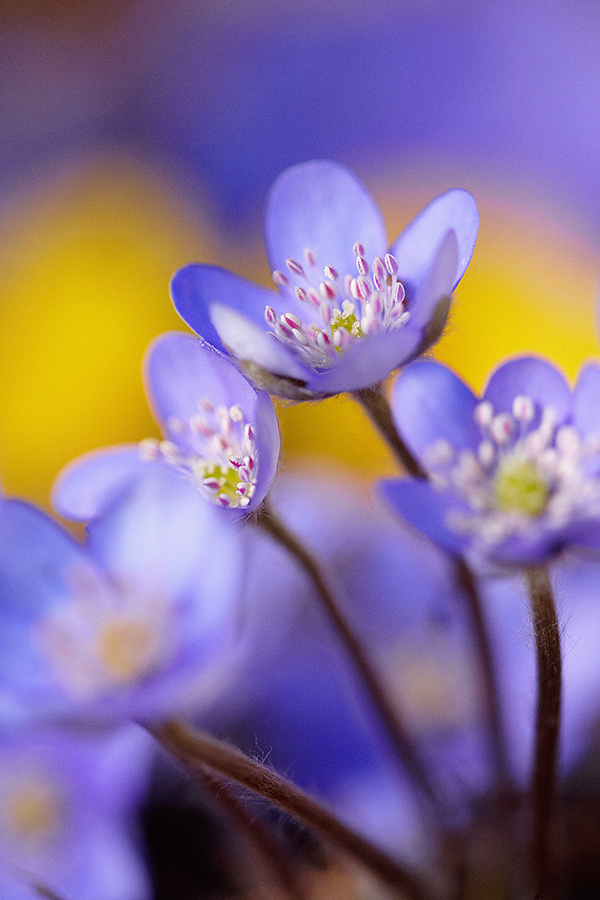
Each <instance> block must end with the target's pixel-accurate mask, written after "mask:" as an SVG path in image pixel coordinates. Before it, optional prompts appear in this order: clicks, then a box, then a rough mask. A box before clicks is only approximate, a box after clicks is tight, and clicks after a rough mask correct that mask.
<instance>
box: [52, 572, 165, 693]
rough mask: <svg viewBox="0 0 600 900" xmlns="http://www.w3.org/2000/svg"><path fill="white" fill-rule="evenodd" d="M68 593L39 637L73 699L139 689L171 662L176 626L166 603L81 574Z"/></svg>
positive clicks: (72, 580) (73, 575)
mask: <svg viewBox="0 0 600 900" xmlns="http://www.w3.org/2000/svg"><path fill="white" fill-rule="evenodd" d="M70 587H71V595H70V597H69V599H68V600H67V601H66V602H64V603H62V604H59V605H57V606H56V608H55V609H53V610H52V611H51V612H50V613H49V614H48V615H47V616H46V617H45V618H44V619H42V620H41V621H40V622H38V623H37V626H36V633H35V640H36V642H37V644H38V646H39V647H40V648H41V650H42V652H43V653H44V656H45V657H46V658H47V659H48V660H49V661H50V663H51V665H52V667H53V669H54V671H55V673H56V675H57V677H58V678H59V680H60V681H61V683H62V685H63V687H64V688H65V689H66V690H67V691H68V692H69V693H71V694H73V695H74V696H76V697H78V698H80V699H84V700H85V699H91V698H93V697H95V696H98V695H100V694H101V693H103V692H104V691H106V690H110V689H113V688H117V687H123V686H125V685H132V684H136V683H139V682H140V681H143V680H145V679H146V678H148V677H149V676H150V675H152V674H153V673H154V672H155V671H157V670H158V669H160V668H162V667H163V666H164V665H165V664H166V663H167V662H168V661H169V659H170V658H171V656H172V653H173V643H174V634H173V627H174V625H173V622H172V621H171V619H172V615H171V612H170V607H169V604H168V603H167V602H166V600H165V599H164V598H163V597H161V596H160V595H157V594H154V593H152V592H150V591H147V592H146V591H142V590H139V589H136V588H134V587H131V586H126V585H125V584H121V583H118V582H116V581H109V580H108V579H106V578H104V577H101V576H100V575H98V574H96V573H94V572H92V571H90V570H87V569H83V568H76V569H74V570H73V571H72V572H71V573H70Z"/></svg>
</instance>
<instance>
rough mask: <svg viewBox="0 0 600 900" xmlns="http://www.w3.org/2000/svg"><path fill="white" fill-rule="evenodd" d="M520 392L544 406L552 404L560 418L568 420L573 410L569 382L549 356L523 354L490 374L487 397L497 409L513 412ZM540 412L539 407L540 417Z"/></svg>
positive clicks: (485, 394) (498, 410) (486, 391)
mask: <svg viewBox="0 0 600 900" xmlns="http://www.w3.org/2000/svg"><path fill="white" fill-rule="evenodd" d="M519 395H524V396H527V397H530V398H531V399H532V400H533V401H534V402H535V403H537V404H539V407H540V408H543V407H546V406H551V407H552V408H553V409H554V412H555V414H556V417H557V421H558V422H562V421H564V420H565V418H566V417H567V416H568V414H569V412H570V407H571V390H570V388H569V385H568V384H567V381H566V379H565V377H564V375H563V374H562V372H560V371H559V370H558V369H557V368H556V367H555V366H553V365H552V363H550V362H547V361H546V360H545V359H541V358H538V357H535V356H522V357H519V358H518V359H512V360H509V362H507V363H505V364H504V365H503V366H500V368H498V369H496V371H495V372H494V374H493V375H492V377H491V378H490V380H489V382H488V386H487V388H486V389H485V393H484V399H485V400H489V401H490V403H491V404H492V406H493V407H494V411H495V412H508V413H510V412H512V407H513V401H514V399H515V397H518V396H519ZM539 415H540V413H539V410H538V416H537V419H538V420H539ZM534 423H535V420H534Z"/></svg>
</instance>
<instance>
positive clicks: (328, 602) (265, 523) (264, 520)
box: [256, 502, 442, 812]
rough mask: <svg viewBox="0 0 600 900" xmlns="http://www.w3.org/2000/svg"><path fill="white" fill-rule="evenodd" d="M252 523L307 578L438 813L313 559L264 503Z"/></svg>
mask: <svg viewBox="0 0 600 900" xmlns="http://www.w3.org/2000/svg"><path fill="white" fill-rule="evenodd" d="M256 522H257V524H258V525H259V526H260V527H261V528H264V530H265V531H267V532H268V533H269V534H270V535H271V536H272V537H274V538H275V540H276V541H278V542H279V543H280V544H281V545H282V546H283V547H285V548H286V549H287V550H288V552H289V553H291V554H292V555H293V556H294V558H295V559H296V560H297V561H298V562H299V563H300V565H301V566H302V568H303V569H304V571H305V572H306V573H307V574H308V576H309V577H310V579H311V581H312V583H313V585H314V587H315V588H316V590H317V593H318V595H319V598H320V600H321V602H322V605H323V608H324V609H325V611H326V613H327V615H328V616H329V619H330V621H331V623H332V625H333V627H334V628H335V629H336V631H337V633H338V635H339V637H340V639H341V640H342V642H343V644H344V646H345V647H346V650H347V652H348V655H349V656H350V658H351V659H352V661H353V663H354V666H355V668H356V670H357V672H358V673H359V675H360V677H361V679H362V682H363V684H364V686H365V688H366V690H367V691H368V693H369V695H370V697H371V700H372V702H373V704H374V707H375V709H376V710H377V711H378V713H379V717H380V719H381V722H382V724H383V726H384V727H385V730H386V732H387V734H388V737H389V739H390V741H391V743H392V745H393V747H394V749H395V751H396V753H397V755H398V757H399V759H400V761H401V763H402V765H403V767H404V769H405V770H406V771H407V772H408V774H409V775H410V777H411V778H412V779H413V781H414V782H415V784H417V785H418V786H419V788H420V789H421V791H422V792H423V794H424V795H425V796H426V797H427V798H428V800H429V801H430V802H431V803H432V804H433V805H434V807H435V808H436V809H437V810H438V812H440V811H442V810H441V806H440V802H439V799H438V797H437V794H436V792H435V790H434V788H433V786H432V785H431V782H430V780H429V776H428V774H427V772H426V771H425V769H424V768H423V766H422V764H421V761H420V758H419V755H418V753H417V750H416V748H415V746H414V744H413V741H412V738H411V737H410V735H409V734H408V731H407V729H406V728H405V726H404V723H403V722H402V720H401V718H400V717H399V715H398V713H397V711H396V709H395V707H394V705H393V703H392V702H391V700H390V698H389V697H388V695H387V692H386V691H385V689H384V687H383V685H382V683H381V681H380V679H379V677H378V675H377V673H376V672H375V669H374V668H373V666H372V665H371V662H370V660H369V657H368V655H367V652H366V650H365V648H364V647H363V645H362V643H361V642H360V640H359V639H358V637H357V635H356V634H355V632H354V631H353V629H352V627H351V625H350V623H349V622H348V620H347V619H346V617H345V615H344V613H343V612H342V610H341V609H340V607H339V605H338V603H337V602H336V600H335V598H334V596H333V594H332V593H331V591H330V590H329V587H328V585H327V582H326V581H325V578H324V576H323V574H322V572H321V568H320V566H319V563H318V562H317V560H316V559H315V557H314V556H313V555H312V554H311V553H309V551H308V550H307V549H306V547H305V546H304V545H303V544H301V543H300V541H299V540H298V538H297V537H296V536H295V535H294V534H292V532H291V531H289V530H288V528H287V527H286V525H285V524H284V523H283V522H282V521H281V520H280V519H279V518H278V517H277V516H276V515H275V514H274V513H273V511H272V510H271V509H270V507H269V506H268V505H267V503H266V502H263V504H262V506H261V507H260V509H259V510H258V513H257V517H256Z"/></svg>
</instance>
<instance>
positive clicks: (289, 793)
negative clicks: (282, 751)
mask: <svg viewBox="0 0 600 900" xmlns="http://www.w3.org/2000/svg"><path fill="white" fill-rule="evenodd" d="M153 734H154V736H155V737H156V738H157V740H159V741H160V743H161V744H162V745H163V747H165V748H166V749H167V750H168V751H169V752H170V753H172V754H173V755H174V756H176V757H177V758H178V759H179V760H181V762H183V763H184V764H185V765H186V766H188V767H189V768H190V769H192V770H195V769H197V768H198V767H200V769H204V767H206V766H208V767H209V768H210V769H214V770H215V771H216V772H219V773H220V774H221V775H224V776H226V777H227V778H231V779H233V780H234V781H236V782H238V784H241V785H244V787H247V788H249V789H250V790H252V791H254V792H255V793H257V794H259V795H260V796H261V797H264V798H265V799H266V800H268V801H269V802H270V803H274V804H275V805H276V806H278V807H279V808H280V809H283V810H285V811H286V812H287V813H289V814H290V815H292V816H294V817H296V818H297V819H300V820H301V821H302V822H304V823H305V824H306V825H307V826H308V827H309V828H312V829H314V830H315V831H316V832H318V833H319V834H321V835H322V836H324V837H326V838H327V839H329V840H331V841H332V842H333V843H335V844H336V845H337V846H338V847H340V848H341V849H342V850H343V851H345V852H346V853H348V854H349V855H351V856H352V857H354V858H356V859H358V860H360V861H361V862H362V863H363V865H365V866H366V867H368V868H369V869H371V870H372V871H373V872H375V873H376V874H377V875H378V876H379V877H380V878H381V879H383V880H384V881H385V882H386V883H387V884H389V885H391V886H393V887H394V888H395V889H396V890H397V891H398V893H399V894H400V895H402V896H403V897H404V898H405V900H428V895H427V893H426V891H425V889H424V887H422V886H421V884H420V883H419V882H418V881H417V879H416V878H415V876H414V875H412V874H411V873H410V872H408V871H407V870H406V869H405V868H403V867H402V866H400V865H399V864H398V863H397V862H396V861H395V860H393V859H392V858H391V857H389V856H388V855H387V854H386V853H384V852H383V851H381V850H379V849H378V848H377V847H375V846H374V845H373V844H371V843H370V842H369V841H367V840H365V839H364V838H362V837H360V835H358V834H356V833H355V832H354V831H352V830H351V829H349V828H347V827H346V826H345V825H344V824H342V822H340V821H339V820H338V819H336V817H335V816H334V815H333V814H332V813H330V812H329V811H328V810H327V809H326V808H325V807H323V806H321V805H320V804H319V803H317V802H316V801H315V800H313V799H312V797H309V795H308V794H305V793H304V791H302V790H300V788H298V787H296V785H295V784H293V783H292V782H291V781H288V780H287V779H285V778H282V777H281V776H280V775H277V774H276V773H275V772H272V771H271V770H270V769H267V768H266V767H265V766H262V765H260V764H259V763H257V762H254V761H253V760H251V759H248V757H246V756H244V754H243V753H241V752H240V751H239V750H237V749H236V748H235V747H232V746H230V745H229V744H226V743H224V742H223V741H219V740H217V739H216V738H213V737H210V736H209V735H207V734H204V733H202V732H199V731H195V730H192V729H191V728H190V727H188V726H187V725H183V724H182V723H179V722H169V723H167V724H166V725H163V726H162V727H160V728H158V729H156V730H155V731H154V732H153Z"/></svg>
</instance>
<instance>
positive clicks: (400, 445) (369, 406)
mask: <svg viewBox="0 0 600 900" xmlns="http://www.w3.org/2000/svg"><path fill="white" fill-rule="evenodd" d="M353 397H354V398H355V399H356V400H357V402H358V403H360V405H361V406H362V407H363V409H364V410H365V411H366V413H367V414H368V415H369V417H370V419H371V421H372V422H373V424H374V425H375V427H376V428H377V430H378V431H379V433H380V435H381V436H382V438H383V439H384V440H385V441H386V442H387V444H388V446H389V447H390V449H391V450H392V451H393V453H394V454H395V455H396V457H397V459H398V460H399V462H400V464H401V466H402V467H403V468H404V469H405V470H406V472H407V473H408V474H409V475H412V476H413V477H415V478H422V479H427V477H428V476H427V472H426V471H425V470H424V469H423V468H422V466H421V465H420V463H419V461H418V460H417V459H415V457H414V456H413V454H412V453H411V451H410V450H409V449H408V447H407V446H406V444H405V443H404V441H403V440H402V438H401V437H400V435H399V434H398V431H397V429H396V426H395V425H394V420H393V417H392V411H391V408H390V404H389V401H388V399H387V395H386V393H385V390H384V387H383V384H378V385H375V386H374V387H372V388H364V389H362V390H360V391H354V393H353ZM455 565H456V578H457V582H458V584H459V585H460V587H461V588H462V589H463V593H464V595H465V596H466V599H467V609H468V613H469V616H470V619H471V623H472V625H473V633H474V635H475V645H476V649H477V655H478V659H479V668H480V672H481V679H482V684H483V689H484V692H485V698H486V701H485V702H486V716H487V722H488V732H489V735H490V742H491V745H492V753H493V757H494V765H495V770H496V777H497V780H498V782H499V784H501V785H504V786H507V785H508V784H509V776H508V771H509V767H508V762H507V755H506V744H505V740H504V731H503V726H502V716H501V713H500V700H499V696H498V685H497V683H496V676H495V672H494V666H493V661H492V652H491V642H490V639H489V635H488V630H487V624H486V621H485V616H484V612H483V608H482V605H481V600H480V597H479V592H478V590H477V582H476V580H475V578H474V576H473V573H472V572H471V570H470V568H469V566H468V565H467V563H466V562H465V561H464V560H463V559H457V560H456V563H455Z"/></svg>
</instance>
